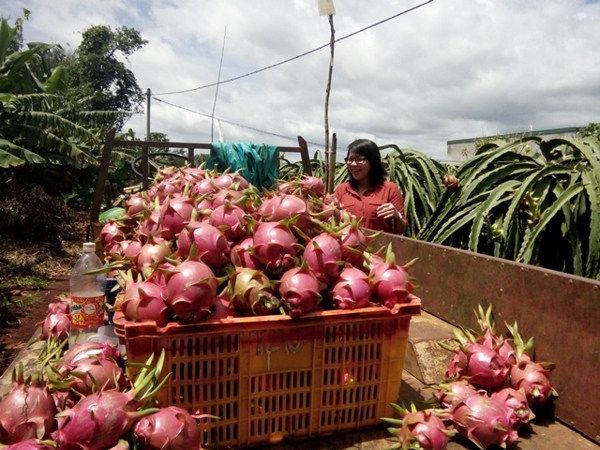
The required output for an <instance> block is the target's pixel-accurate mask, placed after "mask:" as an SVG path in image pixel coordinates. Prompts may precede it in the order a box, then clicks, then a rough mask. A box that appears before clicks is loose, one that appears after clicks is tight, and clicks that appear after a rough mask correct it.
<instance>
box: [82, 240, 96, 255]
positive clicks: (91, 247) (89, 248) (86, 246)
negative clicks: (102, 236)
mask: <svg viewBox="0 0 600 450" xmlns="http://www.w3.org/2000/svg"><path fill="white" fill-rule="evenodd" d="M83 252H84V253H95V252H96V243H95V242H84V243H83Z"/></svg>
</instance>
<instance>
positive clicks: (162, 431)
mask: <svg viewBox="0 0 600 450" xmlns="http://www.w3.org/2000/svg"><path fill="white" fill-rule="evenodd" d="M133 434H134V436H135V437H136V440H137V442H139V443H140V444H141V446H142V448H144V449H147V450H154V449H155V450H164V449H169V450H188V449H190V450H191V449H200V448H201V438H200V431H199V429H198V424H197V423H196V420H195V419H194V417H193V416H192V415H191V414H190V413H188V412H187V411H186V410H185V409H182V408H178V407H176V406H169V407H166V408H161V409H160V411H158V412H155V413H154V414H151V415H149V416H146V417H144V418H143V419H140V420H139V421H138V422H137V423H136V424H135V426H134V428H133Z"/></svg>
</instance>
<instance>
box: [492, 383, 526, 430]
mask: <svg viewBox="0 0 600 450" xmlns="http://www.w3.org/2000/svg"><path fill="white" fill-rule="evenodd" d="M491 397H492V401H493V402H494V403H503V404H505V405H506V406H507V407H508V408H509V409H511V410H512V411H513V413H512V416H511V418H510V421H511V424H512V425H513V426H514V427H515V428H516V429H519V428H520V427H521V426H522V425H525V424H526V423H528V422H529V421H531V420H532V419H534V418H535V414H533V412H532V411H531V408H529V403H528V400H527V396H526V395H525V391H523V390H522V389H521V390H518V391H517V390H515V389H513V388H511V387H503V388H502V389H500V390H499V391H495V392H492V395H491Z"/></svg>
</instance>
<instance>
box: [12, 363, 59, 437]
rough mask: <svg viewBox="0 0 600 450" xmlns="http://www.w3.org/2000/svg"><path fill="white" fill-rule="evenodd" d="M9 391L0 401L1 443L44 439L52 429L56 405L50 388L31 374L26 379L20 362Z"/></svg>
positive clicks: (35, 375)
mask: <svg viewBox="0 0 600 450" xmlns="http://www.w3.org/2000/svg"><path fill="white" fill-rule="evenodd" d="M12 381H13V385H12V388H11V390H10V392H9V393H8V394H7V395H6V396H5V397H4V398H3V399H2V400H1V401H0V443H2V444H15V443H17V442H19V441H23V440H26V439H35V438H37V439H45V438H47V437H49V436H50V433H51V432H52V431H53V430H54V429H55V427H56V423H55V421H54V415H55V414H56V406H55V404H54V399H53V398H52V395H51V394H50V391H49V389H48V387H47V385H46V383H44V382H43V381H42V380H41V379H40V377H39V374H34V375H32V376H31V377H29V378H28V379H27V380H25V378H24V376H23V364H19V366H18V367H17V368H16V369H15V370H14V371H13V374H12Z"/></svg>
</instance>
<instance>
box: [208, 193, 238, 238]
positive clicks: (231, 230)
mask: <svg viewBox="0 0 600 450" xmlns="http://www.w3.org/2000/svg"><path fill="white" fill-rule="evenodd" d="M208 223H209V224H211V225H212V226H214V227H217V228H218V229H219V230H221V231H222V232H223V234H224V235H225V237H226V238H227V240H228V241H229V242H236V241H239V240H240V239H241V238H243V237H244V236H245V235H246V227H247V225H248V220H247V214H246V212H245V211H244V210H243V209H242V208H240V207H239V206H236V205H234V204H232V203H230V202H224V203H223V204H222V205H220V206H217V207H216V208H214V209H213V210H212V211H211V212H210V214H209V215H208Z"/></svg>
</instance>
